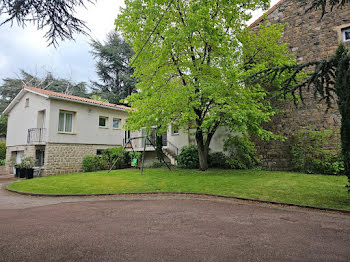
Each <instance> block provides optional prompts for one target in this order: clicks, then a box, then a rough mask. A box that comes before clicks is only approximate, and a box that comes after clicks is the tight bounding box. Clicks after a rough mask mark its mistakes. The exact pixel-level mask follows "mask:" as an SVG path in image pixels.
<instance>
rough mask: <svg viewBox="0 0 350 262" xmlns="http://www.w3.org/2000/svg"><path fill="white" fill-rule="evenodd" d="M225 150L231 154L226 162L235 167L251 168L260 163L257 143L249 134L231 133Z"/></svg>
mask: <svg viewBox="0 0 350 262" xmlns="http://www.w3.org/2000/svg"><path fill="white" fill-rule="evenodd" d="M224 151H226V152H228V154H229V157H228V159H227V161H226V163H227V164H228V165H229V166H230V167H231V168H233V169H251V168H253V167H255V166H257V165H258V163H259V159H258V157H257V155H256V149H255V145H254V143H253V142H252V141H251V140H250V139H249V137H248V136H247V135H244V136H239V135H236V136H232V135H229V137H228V138H227V140H226V141H225V144H224Z"/></svg>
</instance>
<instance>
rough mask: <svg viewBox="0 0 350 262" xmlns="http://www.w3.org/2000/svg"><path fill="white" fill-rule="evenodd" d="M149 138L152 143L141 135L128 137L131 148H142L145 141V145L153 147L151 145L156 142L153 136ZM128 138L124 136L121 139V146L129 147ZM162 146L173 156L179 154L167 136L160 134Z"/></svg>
mask: <svg viewBox="0 0 350 262" xmlns="http://www.w3.org/2000/svg"><path fill="white" fill-rule="evenodd" d="M149 139H150V140H151V142H152V143H150V141H148V139H145V137H142V136H141V137H131V138H130V140H131V143H132V147H133V148H143V147H144V145H145V144H144V143H145V142H146V147H150V146H151V147H153V145H154V146H155V144H156V143H155V137H152V136H150V137H149ZM128 140H129V139H126V138H124V139H123V146H127V148H128V147H131V145H130V144H128V145H127V142H128ZM152 144H153V145H152ZM162 147H163V148H164V149H166V150H167V151H168V152H170V153H172V154H173V155H175V156H177V155H178V154H179V149H178V148H177V147H176V146H175V145H174V144H173V143H171V142H170V141H169V140H167V137H166V135H164V134H163V135H162Z"/></svg>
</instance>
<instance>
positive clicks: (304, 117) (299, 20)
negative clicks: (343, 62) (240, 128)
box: [249, 0, 350, 170]
mask: <svg viewBox="0 0 350 262" xmlns="http://www.w3.org/2000/svg"><path fill="white" fill-rule="evenodd" d="M308 7H309V2H308V1H298V0H281V1H280V2H278V3H277V4H276V5H275V6H273V7H272V8H270V10H268V11H267V13H266V17H265V20H268V21H269V22H270V23H272V24H275V23H281V24H287V25H286V27H285V30H284V34H283V37H282V41H283V42H287V43H289V44H290V46H289V48H290V51H291V52H293V53H294V54H295V56H296V58H297V61H298V62H300V63H304V62H309V61H315V60H320V59H323V58H327V57H328V56H330V55H332V54H333V53H334V51H335V50H336V49H337V47H338V45H339V43H340V42H341V41H343V39H342V32H343V31H344V30H346V29H348V28H350V5H345V7H343V8H341V9H338V8H335V9H334V10H333V11H332V12H330V10H327V13H326V14H325V16H324V17H323V18H322V19H321V10H317V11H310V12H308V13H305V10H306V9H307V8H308ZM262 21H264V18H263V17H261V18H259V19H258V20H256V21H255V22H254V23H253V24H251V25H250V26H249V28H250V29H251V30H257V25H258V24H259V23H261V22H262ZM345 44H346V45H347V46H348V47H350V41H346V42H345ZM275 106H276V107H278V108H280V109H282V110H283V111H284V112H283V113H281V114H278V115H276V116H274V117H273V119H272V121H271V122H269V123H268V124H267V125H266V128H267V129H268V130H271V131H273V132H274V133H275V134H279V135H282V136H285V137H287V140H286V141H284V142H282V141H277V140H274V141H268V142H262V141H258V142H257V149H258V154H259V157H260V159H261V161H262V164H263V165H264V166H266V167H268V168H270V169H283V170H288V169H291V153H290V142H289V141H290V139H289V140H288V138H290V137H291V136H292V135H293V134H295V133H296V132H297V131H298V130H300V129H303V128H307V127H311V128H313V129H315V130H323V129H333V130H335V131H336V132H335V133H336V134H338V137H334V139H333V145H332V147H333V148H338V147H339V144H340V140H339V128H340V123H341V122H340V121H341V118H340V115H339V113H338V111H337V109H336V108H334V109H331V110H329V111H328V112H327V113H326V108H327V106H326V105H325V104H323V103H318V101H317V100H315V99H314V96H313V93H305V94H304V103H299V105H298V107H296V106H295V105H294V103H293V102H292V101H282V102H276V103H275Z"/></svg>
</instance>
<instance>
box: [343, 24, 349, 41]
mask: <svg viewBox="0 0 350 262" xmlns="http://www.w3.org/2000/svg"><path fill="white" fill-rule="evenodd" d="M345 32H348V33H349V34H350V26H349V27H345V28H342V29H341V36H342V40H343V42H350V38H349V39H345Z"/></svg>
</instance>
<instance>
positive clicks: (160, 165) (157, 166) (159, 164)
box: [150, 161, 170, 168]
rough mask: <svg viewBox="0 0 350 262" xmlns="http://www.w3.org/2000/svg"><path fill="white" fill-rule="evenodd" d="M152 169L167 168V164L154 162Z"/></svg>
mask: <svg viewBox="0 0 350 262" xmlns="http://www.w3.org/2000/svg"><path fill="white" fill-rule="evenodd" d="M169 165H170V163H169ZM150 167H151V168H161V167H166V164H165V163H164V162H159V161H154V162H153V163H152V165H151V166H150Z"/></svg>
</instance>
